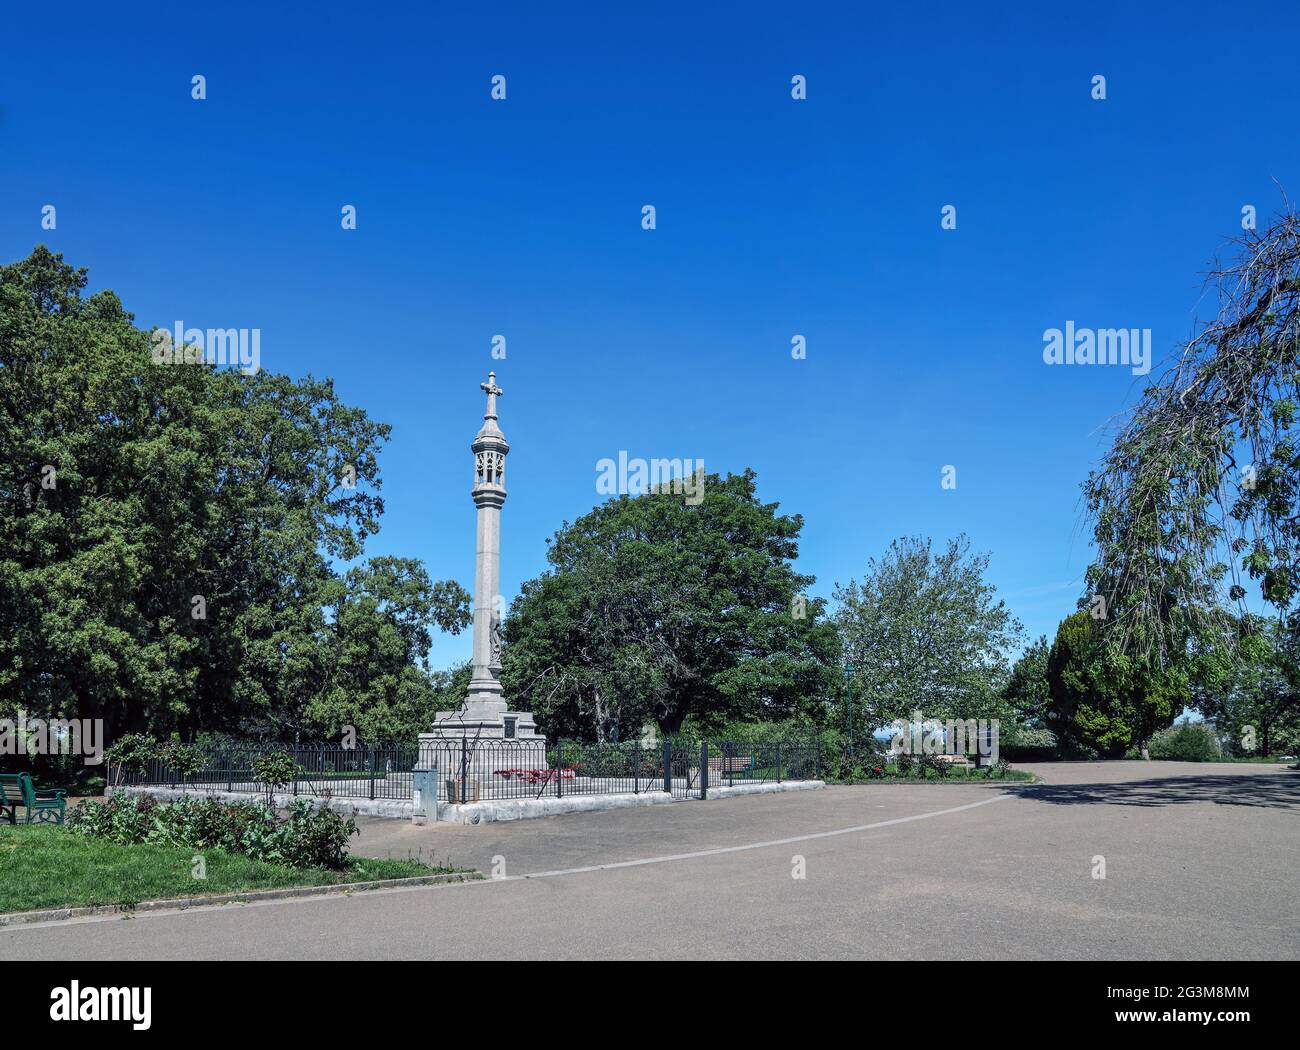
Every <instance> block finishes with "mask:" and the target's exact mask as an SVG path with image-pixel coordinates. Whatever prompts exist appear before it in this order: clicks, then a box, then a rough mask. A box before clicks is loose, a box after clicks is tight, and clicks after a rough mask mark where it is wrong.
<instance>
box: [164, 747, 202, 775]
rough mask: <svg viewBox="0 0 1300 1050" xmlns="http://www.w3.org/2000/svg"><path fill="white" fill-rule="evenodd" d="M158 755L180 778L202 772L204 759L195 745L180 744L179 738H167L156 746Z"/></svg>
mask: <svg viewBox="0 0 1300 1050" xmlns="http://www.w3.org/2000/svg"><path fill="white" fill-rule="evenodd" d="M158 757H159V758H160V759H161V760H162V761H163V763H164V764H165V765H166V766H167V768H168V769H170V770H173V771H174V772H175V773H176V774H178V775H179V776H180V777H181V778H182V779H187V778H189V777H192V776H196V775H198V774H199V773H201V772H203V767H204V765H205V764H206V759H205V758H204V757H203V752H202V751H200V750H199V749H198V748H197V747H191V746H190V745H189V744H182V743H181V742H180V741H179V740H169V741H168V742H167V743H165V744H163V745H162V746H161V747H159V748H158Z"/></svg>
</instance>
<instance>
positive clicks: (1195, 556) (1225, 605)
mask: <svg viewBox="0 0 1300 1050" xmlns="http://www.w3.org/2000/svg"><path fill="white" fill-rule="evenodd" d="M1234 249H1235V250H1234V253H1233V257H1232V258H1231V259H1230V261H1228V262H1226V263H1225V262H1222V261H1219V260H1216V261H1215V263H1214V264H1213V267H1212V269H1211V270H1210V272H1209V274H1208V275H1207V286H1208V287H1209V288H1210V289H1212V290H1213V291H1214V292H1215V293H1216V294H1217V299H1218V310H1217V313H1216V315H1215V317H1214V318H1213V319H1212V320H1211V321H1209V322H1208V323H1205V324H1204V325H1203V326H1202V327H1201V329H1200V331H1199V332H1198V333H1197V334H1196V336H1195V337H1194V338H1193V339H1191V340H1190V341H1189V342H1187V343H1185V344H1184V345H1183V347H1182V350H1181V353H1180V355H1179V358H1178V360H1177V362H1175V363H1174V364H1173V366H1172V367H1170V368H1169V369H1168V370H1167V371H1166V372H1165V373H1164V374H1163V375H1162V376H1161V377H1160V378H1159V379H1158V380H1157V381H1156V382H1155V383H1154V384H1153V385H1152V386H1151V387H1149V388H1148V389H1147V390H1146V391H1145V393H1144V394H1143V397H1142V400H1141V401H1140V402H1139V404H1138V405H1137V407H1136V409H1135V410H1134V411H1133V413H1132V415H1131V416H1130V417H1129V418H1128V420H1127V421H1126V422H1125V423H1123V425H1122V426H1121V427H1120V429H1119V431H1118V433H1117V435H1116V437H1115V440H1114V443H1113V445H1112V446H1111V448H1110V451H1109V452H1108V453H1107V454H1106V456H1105V458H1104V459H1103V461H1102V463H1101V465H1100V467H1099V468H1098V469H1097V470H1096V471H1094V472H1093V473H1092V474H1091V475H1090V476H1089V478H1088V480H1087V482H1085V484H1084V496H1085V503H1086V506H1087V509H1088V514H1089V518H1090V521H1091V523H1092V526H1093V536H1094V540H1095V542H1096V548H1097V557H1096V561H1095V562H1094V564H1093V565H1092V567H1091V568H1090V569H1089V574H1088V581H1089V586H1090V588H1091V590H1092V592H1093V593H1094V594H1100V595H1101V596H1102V598H1103V599H1104V600H1105V607H1106V610H1107V617H1106V633H1107V637H1108V639H1109V640H1110V641H1111V642H1112V643H1113V644H1116V645H1118V646H1119V647H1120V648H1121V649H1123V650H1124V651H1126V652H1128V653H1129V654H1130V655H1133V656H1136V657H1142V658H1144V659H1148V660H1150V659H1154V660H1156V662H1158V663H1160V664H1162V665H1163V664H1167V663H1170V662H1177V661H1179V660H1180V659H1181V658H1182V657H1184V656H1185V655H1186V654H1187V652H1188V650H1189V647H1194V646H1196V645H1198V644H1212V643H1213V642H1214V641H1216V640H1219V639H1223V640H1228V639H1229V636H1230V634H1231V632H1230V631H1229V630H1228V629H1227V625H1228V624H1230V623H1231V619H1230V617H1229V616H1228V615H1227V614H1228V613H1229V612H1231V611H1232V608H1233V606H1234V605H1236V606H1237V611H1239V612H1240V611H1244V606H1243V602H1244V601H1245V599H1246V598H1247V596H1248V594H1250V592H1251V589H1252V588H1254V587H1257V588H1258V594H1259V596H1260V597H1262V599H1263V600H1264V601H1265V602H1268V603H1269V604H1271V605H1273V606H1274V607H1275V608H1276V609H1277V610H1278V611H1279V613H1281V614H1283V615H1284V616H1289V617H1291V619H1292V621H1293V627H1294V626H1297V625H1300V618H1297V617H1295V616H1294V615H1293V614H1294V613H1295V612H1296V610H1295V605H1296V600H1297V595H1298V591H1300V507H1298V499H1300V441H1298V440H1297V434H1296V432H1295V424H1296V418H1297V405H1298V404H1300V390H1298V389H1297V387H1298V386H1300V370H1298V369H1297V356H1298V355H1300V218H1298V217H1297V216H1296V214H1295V212H1294V211H1293V210H1292V209H1291V207H1290V204H1289V203H1287V204H1286V207H1285V210H1284V212H1283V214H1282V215H1281V216H1280V217H1279V218H1278V219H1277V220H1276V221H1275V222H1274V223H1273V225H1272V226H1270V227H1269V228H1268V229H1266V230H1264V231H1262V232H1256V231H1247V232H1246V234H1245V235H1244V236H1243V237H1241V238H1240V239H1239V240H1237V241H1235V242H1234Z"/></svg>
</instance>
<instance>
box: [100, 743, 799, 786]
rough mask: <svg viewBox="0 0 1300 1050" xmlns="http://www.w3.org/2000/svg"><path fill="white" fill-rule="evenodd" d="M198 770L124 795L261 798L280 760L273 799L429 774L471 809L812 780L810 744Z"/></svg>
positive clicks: (259, 749) (363, 749)
mask: <svg viewBox="0 0 1300 1050" xmlns="http://www.w3.org/2000/svg"><path fill="white" fill-rule="evenodd" d="M197 750H198V751H199V753H200V754H201V755H202V756H203V760H204V762H203V768H202V769H201V770H200V771H199V772H197V773H194V774H191V775H188V776H182V775H181V774H179V773H178V772H177V771H176V770H175V769H172V768H170V767H169V766H168V765H167V764H166V763H165V761H163V760H161V759H155V760H152V761H151V762H150V763H149V765H148V768H146V769H145V770H144V771H143V772H137V773H128V774H126V775H125V776H124V778H123V779H124V782H125V783H127V784H130V785H134V786H143V785H149V786H168V787H188V788H191V789H193V790H195V791H233V792H250V793H252V792H265V791H266V790H267V785H266V784H264V783H261V782H259V780H258V779H257V774H256V766H257V760H258V759H259V758H261V757H263V756H265V755H268V754H274V753H277V752H278V753H283V754H286V755H288V756H289V758H290V759H292V761H293V762H294V765H295V766H296V767H297V769H298V775H297V776H296V777H295V778H294V779H293V780H292V781H290V782H285V783H283V784H279V785H276V786H275V791H276V792H277V793H283V794H289V793H292V794H294V795H309V796H317V797H335V798H366V799H391V800H397V801H409V800H410V798H411V789H412V771H413V770H414V769H416V768H417V767H418V768H420V769H428V768H436V769H437V771H438V797H439V800H440V801H442V802H479V801H487V800H495V799H527V798H542V797H546V796H550V797H556V798H563V797H564V796H565V795H613V794H623V793H630V794H641V793H642V792H646V791H665V792H668V793H670V794H672V795H673V796H674V797H676V798H702V797H707V795H708V793H709V791H710V790H713V791H716V790H717V789H719V788H729V787H736V786H740V785H744V784H763V783H780V782H782V781H785V780H812V779H816V778H817V777H818V776H819V775H820V774H821V771H822V768H823V762H822V750H821V748H820V746H819V745H818V744H816V743H809V742H800V741H791V742H785V743H775V744H746V743H741V742H737V741H715V740H681V739H674V740H664V741H661V742H657V743H653V744H645V743H639V742H633V743H600V744H592V743H582V742H580V741H575V740H560V741H556V742H555V743H552V744H547V743H546V742H545V741H541V740H539V741H535V742H534V741H528V740H476V739H474V738H472V737H462V738H446V739H440V740H433V741H430V740H425V741H424V742H422V743H421V744H395V745H385V746H382V747H370V746H365V745H358V746H356V747H350V748H348V747H343V746H341V745H338V744H308V745H301V744H239V745H231V744H221V745H208V746H199V747H198V748H197Z"/></svg>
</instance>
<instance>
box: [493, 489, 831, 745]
mask: <svg viewBox="0 0 1300 1050" xmlns="http://www.w3.org/2000/svg"><path fill="white" fill-rule="evenodd" d="M802 527H803V519H802V518H801V517H800V516H799V515H797V514H796V515H784V514H778V513H777V504H775V503H762V502H760V501H759V499H758V497H757V495H756V485H755V475H754V473H753V472H752V471H748V470H747V471H745V472H744V473H743V474H740V475H727V476H725V477H719V476H718V475H714V474H711V475H707V476H706V477H705V479H704V485H703V498H702V500H700V501H698V502H694V501H688V500H687V498H686V497H685V494H684V493H681V492H676V493H675V492H673V491H671V490H670V489H668V488H665V489H663V490H661V491H655V492H651V493H647V494H645V495H641V496H636V497H629V496H620V497H618V498H616V499H611V500H609V501H608V502H606V503H604V504H602V505H600V506H598V507H596V508H595V509H594V510H593V511H591V512H590V513H589V514H586V515H584V516H583V517H581V518H579V519H578V520H577V521H576V522H574V523H573V524H571V525H570V524H568V523H566V524H565V525H564V527H563V528H561V529H560V531H559V532H557V533H556V535H555V537H554V539H553V540H552V541H551V543H550V548H549V550H548V553H547V558H548V560H549V562H550V566H551V568H550V570H549V571H548V572H546V573H544V574H543V575H542V576H541V577H539V578H538V579H535V580H532V581H529V582H528V583H525V584H524V586H523V589H522V592H521V593H520V595H519V597H518V598H517V599H516V600H515V602H514V604H513V606H512V607H511V611H510V616H509V617H508V619H507V620H506V622H505V628H504V634H505V643H506V644H505V647H504V651H503V655H502V663H503V670H502V676H503V681H504V684H505V686H506V690H507V693H508V694H509V695H513V696H515V697H517V698H518V700H519V702H520V703H521V704H523V705H524V706H527V707H529V708H531V710H532V711H533V712H534V713H535V714H536V715H537V716H538V719H539V723H540V724H541V725H543V726H544V727H545V728H546V730H547V731H548V732H549V733H551V734H552V735H554V734H573V735H577V736H581V737H585V738H588V739H591V738H595V739H601V740H617V739H626V738H628V737H629V736H630V735H633V734H635V733H637V732H639V731H640V729H641V727H642V725H643V724H644V723H645V722H647V721H653V722H655V723H657V725H658V726H659V728H660V729H661V730H663V731H664V732H666V733H670V734H672V733H677V732H679V731H681V729H682V727H683V724H684V723H685V721H686V719H687V718H688V717H692V716H693V718H694V720H696V721H699V722H701V723H703V724H708V723H710V722H719V721H722V720H725V719H748V720H753V721H760V720H774V719H781V718H787V717H790V716H791V715H794V714H796V713H801V712H805V713H806V712H810V711H814V710H819V709H820V707H821V705H822V702H823V701H824V699H825V697H826V695H827V694H828V692H829V691H830V690H831V689H833V687H834V681H835V671H834V665H835V659H836V639H835V632H834V628H833V627H832V625H830V624H829V623H828V622H826V620H825V617H824V608H823V605H824V603H823V601H822V600H820V599H812V598H808V599H805V598H803V593H804V592H805V590H806V589H807V588H808V587H809V586H810V585H811V584H812V582H813V580H812V578H811V577H808V576H803V575H800V574H799V573H797V572H795V570H794V568H793V566H792V564H791V562H792V561H793V559H794V558H795V557H796V556H797V554H798V538H799V532H800V530H801V529H802Z"/></svg>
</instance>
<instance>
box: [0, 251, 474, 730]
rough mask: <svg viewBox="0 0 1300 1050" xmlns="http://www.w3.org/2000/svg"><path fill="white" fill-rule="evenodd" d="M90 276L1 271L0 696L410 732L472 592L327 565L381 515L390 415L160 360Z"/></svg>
mask: <svg viewBox="0 0 1300 1050" xmlns="http://www.w3.org/2000/svg"><path fill="white" fill-rule="evenodd" d="M86 284H87V276H86V271H85V270H75V269H73V268H72V267H71V266H68V265H67V264H65V263H64V262H63V259H62V257H61V256H59V255H56V254H53V253H51V252H50V251H48V250H47V249H46V248H44V247H39V248H37V249H36V250H35V251H34V252H33V253H32V255H31V256H30V257H29V258H27V259H25V260H23V261H21V262H18V263H14V264H12V265H6V266H3V267H0V404H4V405H8V406H10V407H11V411H7V412H0V552H3V553H0V698H3V701H0V707H4V708H16V707H19V706H21V707H22V708H24V709H25V710H26V711H27V712H28V714H29V716H39V717H45V718H53V717H66V718H72V717H80V718H102V719H103V720H104V726H105V738H106V739H108V740H115V739H117V738H119V737H121V736H122V735H124V734H126V733H136V732H149V733H154V734H157V735H163V736H165V735H169V734H171V733H172V732H179V734H180V735H181V736H182V737H191V736H193V735H194V734H196V733H198V732H201V731H205V730H208V731H210V730H235V731H243V732H254V733H257V734H259V735H262V736H272V737H281V738H283V737H286V736H293V735H295V734H303V735H320V734H322V733H324V732H331V733H332V732H335V731H337V729H338V727H339V726H340V725H341V724H351V725H357V726H364V727H365V731H366V732H367V733H368V734H369V735H372V736H375V737H380V736H382V737H391V736H392V735H395V734H396V733H397V732H398V731H401V732H406V731H408V730H409V726H410V717H411V713H412V712H415V711H423V710H427V709H428V708H429V706H430V701H429V697H430V695H431V693H432V688H431V683H430V681H429V680H428V679H427V677H426V675H425V674H424V669H423V661H424V659H425V657H426V656H427V653H428V650H429V644H430V640H429V637H428V633H427V632H428V630H429V629H430V628H432V627H435V626H436V627H439V628H442V629H444V630H451V631H455V630H459V629H460V628H461V627H463V626H464V625H465V624H467V623H468V622H469V612H468V604H469V601H468V595H466V594H465V592H464V591H463V589H462V588H460V587H459V586H458V585H456V584H455V583H452V582H442V583H434V582H432V581H430V580H429V578H428V576H427V574H426V573H425V571H424V569H423V568H422V567H421V566H420V565H419V563H418V562H415V561H412V560H410V559H403V558H389V557H385V558H375V559H372V560H371V561H370V562H368V563H361V564H357V565H355V566H354V567H353V568H351V569H350V570H349V571H348V572H347V573H346V574H345V575H343V576H339V575H338V573H337V572H336V571H335V570H334V568H333V567H332V564H333V562H334V561H344V562H349V561H354V560H355V559H357V558H358V557H359V556H360V555H362V554H363V552H364V545H365V541H366V540H367V539H368V537H369V536H371V535H372V534H373V533H374V532H375V531H376V530H377V529H378V528H379V519H380V516H381V515H382V512H383V501H382V499H381V498H380V495H379V490H380V483H381V482H380V477H379V469H378V454H379V451H380V449H381V447H382V445H383V444H384V443H385V442H386V441H387V439H388V436H389V427H388V425H387V424H383V423H378V422H375V421H373V420H371V419H370V418H369V417H368V416H367V415H366V413H365V412H364V411H362V410H360V409H357V408H352V407H350V406H348V405H345V404H343V403H342V402H341V401H340V400H339V399H338V397H337V396H336V394H335V392H334V388H333V384H332V383H331V382H330V381H329V380H321V379H315V378H313V377H311V376H308V377H306V378H304V379H301V380H292V379H290V378H288V377H286V376H283V375H276V374H273V373H270V372H266V371H259V372H258V373H257V374H255V375H244V374H242V373H241V372H239V371H238V370H233V369H218V368H214V367H211V366H208V365H206V364H194V365H159V364H155V363H154V360H153V357H152V353H151V349H152V347H151V342H150V334H149V333H148V332H146V331H143V330H141V329H139V328H137V327H135V325H134V324H133V323H132V322H133V318H132V315H131V314H130V313H128V312H127V311H126V310H125V309H124V308H123V306H122V304H121V302H120V301H119V300H118V298H117V296H116V295H114V293H113V292H111V291H100V292H97V293H95V294H93V295H89V296H87V295H83V292H84V290H85V287H86ZM15 406H17V407H15ZM353 472H355V483H354V484H353V483H352V477H351V475H352V473H353ZM196 599H198V600H197V601H196ZM37 654H39V667H38V666H37V665H36V664H33V663H32V661H33V660H36V659H38V656H37ZM389 725H392V726H393V729H392V730H391V731H390V732H385V731H384V730H385V729H386V728H387V727H388V726H389Z"/></svg>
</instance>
